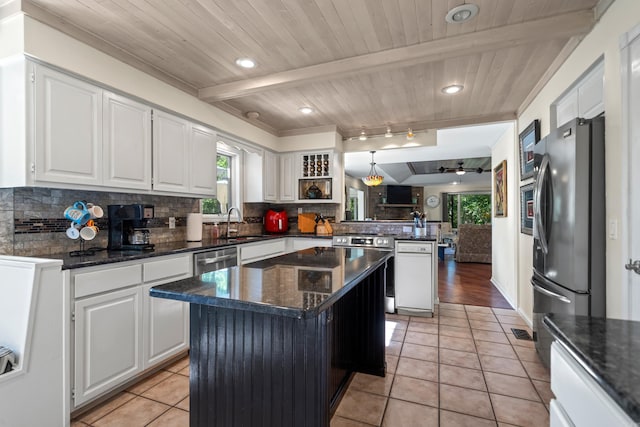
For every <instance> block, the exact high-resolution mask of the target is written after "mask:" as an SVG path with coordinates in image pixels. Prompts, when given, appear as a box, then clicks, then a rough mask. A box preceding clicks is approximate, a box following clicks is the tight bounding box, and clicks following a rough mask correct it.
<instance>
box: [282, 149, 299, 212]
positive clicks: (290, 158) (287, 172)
mask: <svg viewBox="0 0 640 427" xmlns="http://www.w3.org/2000/svg"><path fill="white" fill-rule="evenodd" d="M295 163H296V154H295V153H287V154H280V201H282V202H292V201H294V200H295V198H296V193H295V184H296V179H295V174H296V166H295Z"/></svg>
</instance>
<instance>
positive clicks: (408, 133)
mask: <svg viewBox="0 0 640 427" xmlns="http://www.w3.org/2000/svg"><path fill="white" fill-rule="evenodd" d="M413 137H414V135H413V131H412V130H411V128H409V130H408V131H407V140H408V141H411V140H412V139H413Z"/></svg>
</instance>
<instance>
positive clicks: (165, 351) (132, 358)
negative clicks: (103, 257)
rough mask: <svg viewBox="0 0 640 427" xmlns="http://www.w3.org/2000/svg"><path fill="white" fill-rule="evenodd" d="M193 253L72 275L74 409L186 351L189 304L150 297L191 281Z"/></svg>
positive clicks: (187, 344) (106, 267)
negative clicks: (157, 290)
mask: <svg viewBox="0 0 640 427" xmlns="http://www.w3.org/2000/svg"><path fill="white" fill-rule="evenodd" d="M191 261H192V255H191V254H181V255H168V256H163V257H158V258H153V261H146V262H145V261H140V262H128V263H122V264H124V265H119V266H117V267H114V266H113V265H110V266H101V267H89V268H86V269H78V270H75V271H74V272H73V273H72V281H71V283H72V289H73V292H74V301H73V307H74V316H73V317H74V322H73V332H74V334H73V337H74V339H73V340H72V348H73V350H72V354H73V356H74V361H73V369H72V374H73V379H72V384H73V387H74V390H73V396H74V397H73V402H72V407H73V408H78V407H80V406H83V405H84V404H86V403H88V402H90V401H91V400H93V399H94V398H97V397H99V396H101V395H103V394H105V393H107V392H109V391H111V390H113V389H114V388H116V387H118V386H120V385H122V384H124V383H125V382H126V381H128V380H130V379H131V378H133V377H135V376H136V375H138V374H140V373H141V372H143V371H144V370H146V369H148V368H152V367H153V366H154V365H157V364H159V363H161V362H162V361H164V360H167V359H169V358H170V357H172V356H174V355H177V354H178V353H180V352H182V351H184V350H186V349H187V348H188V347H189V304H188V303H186V302H182V301H173V300H167V299H161V298H152V297H151V296H149V289H151V287H152V286H156V285H160V284H163V283H167V282H171V281H174V280H180V279H183V278H187V277H191V275H192V274H193V270H192V263H191Z"/></svg>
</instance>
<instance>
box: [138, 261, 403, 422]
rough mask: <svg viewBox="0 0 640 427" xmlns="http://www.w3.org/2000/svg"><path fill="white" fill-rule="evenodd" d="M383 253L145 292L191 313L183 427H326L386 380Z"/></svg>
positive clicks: (211, 277)
mask: <svg viewBox="0 0 640 427" xmlns="http://www.w3.org/2000/svg"><path fill="white" fill-rule="evenodd" d="M391 256H392V254H391V253H390V252H383V251H377V250H371V249H360V248H357V249H356V248H312V249H307V250H302V251H298V252H293V253H290V254H286V255H282V256H278V257H275V258H270V259H267V260H263V261H259V262H255V263H250V264H246V265H243V266H237V267H229V268H226V269H222V270H217V271H214V272H210V273H205V274H202V275H200V276H197V277H193V278H189V279H184V280H180V281H176V282H172V283H167V284H164V285H160V286H157V287H153V288H152V289H151V296H154V297H160V298H169V299H176V300H180V301H187V302H189V303H190V316H191V318H190V326H191V332H190V342H191V353H190V366H191V368H190V378H191V379H190V405H191V408H190V417H191V419H190V425H191V426H240V425H244V426H275V425H277V426H296V427H297V426H324V427H328V426H329V422H330V418H331V414H332V412H333V411H334V410H335V408H336V407H337V404H338V403H339V401H340V398H341V396H342V393H343V392H344V390H346V386H347V385H348V382H349V379H350V377H351V375H352V374H353V373H354V372H364V373H368V374H373V375H378V376H384V375H385V341H384V338H385V336H384V334H385V330H384V324H385V319H384V277H385V271H384V270H385V268H386V262H387V260H388V259H389V258H390V257H391Z"/></svg>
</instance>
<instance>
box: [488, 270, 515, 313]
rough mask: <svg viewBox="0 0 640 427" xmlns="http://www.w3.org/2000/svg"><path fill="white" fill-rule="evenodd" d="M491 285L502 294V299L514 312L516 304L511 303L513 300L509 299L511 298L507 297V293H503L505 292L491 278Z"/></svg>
mask: <svg viewBox="0 0 640 427" xmlns="http://www.w3.org/2000/svg"><path fill="white" fill-rule="evenodd" d="M490 281H491V284H492V285H493V286H495V288H496V289H497V290H498V291H499V292H500V293H501V294H502V296H503V297H504V299H506V300H507V302H508V303H509V305H510V306H511V308H513V309H514V310H517V309H516V304H514V303H513V300H512V299H511V297H510V296H509V295H507V293H506V292H505V290H504V289H503V287H502V286H501V285H500V283H498V282H497V281H496V280H495V279H494V278H493V277H491V280H490Z"/></svg>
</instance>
